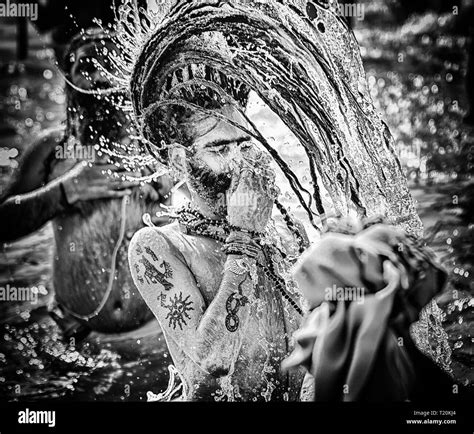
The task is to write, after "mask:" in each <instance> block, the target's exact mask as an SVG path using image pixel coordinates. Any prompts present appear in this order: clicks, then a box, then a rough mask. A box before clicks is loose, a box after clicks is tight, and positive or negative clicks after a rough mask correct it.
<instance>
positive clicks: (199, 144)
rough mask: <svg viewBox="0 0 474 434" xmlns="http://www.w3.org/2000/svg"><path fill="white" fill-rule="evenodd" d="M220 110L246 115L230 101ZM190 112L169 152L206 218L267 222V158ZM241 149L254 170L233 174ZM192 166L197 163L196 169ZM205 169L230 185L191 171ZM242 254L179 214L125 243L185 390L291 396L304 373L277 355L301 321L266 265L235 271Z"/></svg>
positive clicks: (210, 395) (229, 129)
mask: <svg viewBox="0 0 474 434" xmlns="http://www.w3.org/2000/svg"><path fill="white" fill-rule="evenodd" d="M221 113H223V114H225V116H228V117H230V118H231V119H233V120H235V121H236V122H240V123H243V122H244V121H243V119H242V118H241V115H240V114H239V113H238V112H237V111H236V110H235V109H233V108H232V107H231V106H225V107H223V108H222V111H221ZM186 122H187V124H184V125H183V126H182V128H183V129H187V131H188V132H189V135H190V136H191V138H192V141H191V143H192V144H191V146H190V147H188V148H186V149H183V147H180V146H176V147H174V148H173V149H172V150H171V151H170V161H171V164H172V166H173V167H174V170H175V172H176V174H177V176H180V177H184V179H186V181H187V184H188V187H189V189H190V191H191V196H192V201H193V204H194V206H195V207H196V208H198V209H199V210H200V212H201V213H203V214H204V215H205V216H207V217H209V218H223V217H225V218H227V220H228V221H229V223H231V224H233V225H235V226H238V227H241V228H245V229H249V230H257V231H263V229H264V228H265V226H266V224H267V222H268V219H269V217H270V214H271V210H272V207H273V199H272V198H271V197H270V195H269V194H268V191H269V185H267V186H265V185H264V184H265V183H262V182H259V179H258V176H259V174H260V175H261V174H262V173H264V172H265V171H266V170H267V167H268V163H269V161H268V159H267V158H265V156H264V154H262V153H259V152H258V151H257V150H256V147H255V145H253V144H251V143H249V141H248V139H249V138H248V137H247V136H246V135H245V134H244V133H242V131H241V130H240V129H238V128H235V127H233V126H230V125H229V124H228V123H226V122H223V121H220V122H216V120H215V119H205V118H204V119H203V118H202V116H201V115H198V114H196V116H195V117H193V116H191V117H189V118H188V119H187V120H186ZM243 155H245V156H246V157H245V163H246V164H247V165H250V166H251V168H253V169H259V170H260V172H258V171H257V174H252V173H251V171H249V172H245V173H246V175H245V176H240V174H239V175H238V172H239V170H238V167H239V166H240V165H241V164H243V163H244V158H243V157H242V156H243ZM196 167H198V168H199V169H200V170H193V169H192V168H196ZM203 173H204V174H206V179H208V178H209V177H210V176H212V177H214V178H215V179H218V180H219V179H220V178H221V177H224V178H225V177H228V178H229V182H228V185H227V186H226V187H225V188H226V189H227V190H226V191H218V189H216V186H215V185H204V183H203V182H202V178H196V177H195V175H196V174H200V175H201V176H204V175H203ZM268 184H272V180H271V179H269V181H268ZM218 185H224V186H225V185H226V183H225V182H222V184H219V183H218ZM219 193H223V194H226V195H227V197H228V198H229V200H228V202H227V204H230V203H232V197H234V196H235V195H237V194H239V195H242V196H249V197H255V198H256V199H257V200H255V201H254V200H250V201H249V202H248V204H246V205H244V206H240V207H235V208H234V207H230V206H222V203H221V201H219V200H218V196H219ZM233 195H234V196H233ZM262 216H264V217H263V218H262ZM239 259H241V257H240V256H238V255H227V256H226V255H225V254H224V253H223V252H222V244H221V243H218V242H217V241H215V240H212V239H209V238H205V237H200V236H194V235H186V234H184V233H182V232H181V230H180V227H179V225H177V224H173V225H169V226H166V227H163V228H147V229H142V230H141V231H139V232H138V233H137V234H136V235H135V236H134V238H133V240H132V242H131V245H130V250H129V260H130V267H131V271H132V275H133V277H134V281H135V283H136V285H137V287H138V289H139V291H140V293H141V294H142V296H143V298H144V299H145V301H146V303H147V304H148V306H149V307H150V309H151V310H152V312H153V313H154V314H155V316H156V317H157V319H158V320H159V322H160V325H161V327H162V329H163V331H164V334H165V337H166V340H167V343H168V347H169V350H170V353H171V355H172V357H173V362H174V364H175V365H176V367H177V368H178V370H179V371H180V372H181V374H182V375H183V377H184V378H185V381H186V383H187V394H186V395H185V396H184V399H186V400H213V399H215V398H216V397H218V396H219V394H222V393H224V394H225V395H226V396H225V399H236V400H254V399H256V400H264V399H272V400H283V399H290V400H295V399H296V397H297V396H298V393H299V388H300V384H301V380H302V375H301V373H299V372H297V373H295V374H292V375H291V376H290V375H288V374H286V373H282V372H281V370H280V363H281V361H282V359H283V358H284V356H285V355H286V354H287V353H288V351H289V350H290V342H289V341H290V337H291V334H292V332H293V331H294V330H296V328H297V327H298V322H299V321H298V319H297V318H296V316H295V314H294V312H289V311H287V310H285V309H284V305H283V301H282V298H281V295H280V294H279V292H278V290H277V289H276V288H274V285H273V284H272V282H270V281H269V280H268V279H267V278H266V277H265V276H264V274H263V272H261V271H258V281H257V282H256V285H253V283H252V279H251V278H250V276H249V273H245V274H243V275H236V274H234V273H233V272H232V271H229V270H228V269H226V265H227V266H229V264H231V263H232V261H234V260H239ZM238 290H241V291H242V292H243V295H244V296H245V297H248V298H249V299H250V300H251V302H250V303H247V304H246V305H244V306H241V308H240V309H239V310H238V312H237V316H238V327H237V328H236V329H235V330H230V329H229V328H228V323H227V317H228V313H229V298H230V297H231V296H232V294H235V293H236V291H238ZM231 307H232V306H231ZM229 379H230V384H231V385H232V386H229ZM235 387H237V389H236V388H235ZM216 393H217V395H216Z"/></svg>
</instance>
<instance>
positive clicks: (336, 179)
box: [131, 0, 422, 237]
mask: <svg viewBox="0 0 474 434" xmlns="http://www.w3.org/2000/svg"><path fill="white" fill-rule="evenodd" d="M305 3H306V2H303V1H297V0H293V1H289V0H287V1H284V0H280V1H277V0H268V1H265V2H260V1H250V0H232V1H227V2H223V1H216V0H195V1H186V2H184V1H178V2H177V3H176V4H175V5H174V6H173V7H172V8H171V10H170V12H169V14H168V15H167V16H166V17H165V19H163V21H161V22H160V23H158V24H157V25H156V26H155V27H154V28H153V27H150V28H149V29H153V30H150V36H149V37H148V40H147V41H146V42H145V44H144V46H143V48H142V49H141V52H140V53H139V54H138V56H137V57H136V60H135V64H134V67H133V70H132V74H131V95H132V101H133V108H134V111H135V113H136V115H137V118H138V119H139V122H141V125H140V126H141V128H142V131H143V133H144V135H145V136H146V138H147V139H148V140H150V141H151V142H153V143H159V141H158V142H157V140H159V137H156V136H153V131H152V129H150V128H149V125H148V126H147V125H145V124H146V123H148V124H150V123H152V122H153V115H154V113H155V112H156V111H157V110H159V109H160V108H161V107H163V106H164V105H166V104H177V105H179V104H181V103H182V102H180V101H176V100H173V99H172V95H168V96H167V95H163V94H161V93H160V92H161V90H162V89H163V87H164V86H163V81H164V80H166V74H164V73H163V70H166V71H171V72H172V71H173V69H176V68H177V67H178V66H180V65H184V64H186V62H188V63H189V62H198V63H205V64H207V65H209V66H211V67H213V68H215V69H217V70H219V71H221V72H223V73H224V74H225V75H226V76H227V77H229V78H232V79H235V80H239V81H241V82H243V83H245V84H246V85H248V86H249V88H251V89H252V90H253V91H255V92H256V93H257V94H258V95H259V97H260V98H261V99H262V100H263V101H264V102H265V103H266V104H267V105H268V107H269V108H270V109H271V110H272V111H273V112H275V113H276V114H277V115H278V116H279V117H280V118H281V119H282V120H283V122H284V123H285V124H286V125H287V126H288V128H289V129H290V130H291V131H292V132H293V133H294V134H295V136H296V137H297V138H298V139H299V141H300V142H301V144H302V145H303V146H304V148H305V151H306V155H307V157H308V164H309V167H310V169H311V174H312V178H313V184H312V189H313V191H312V192H311V195H308V197H307V198H304V197H303V195H302V194H299V196H298V199H299V200H300V202H301V203H302V204H303V206H305V208H306V209H307V210H310V213H312V214H313V215H319V216H325V215H326V214H327V213H328V210H326V209H324V207H323V203H322V199H321V193H320V188H319V185H322V186H324V188H325V189H326V190H327V191H328V193H329V195H330V197H331V200H332V206H333V208H334V209H333V212H335V214H336V215H339V216H347V215H348V214H349V212H350V211H351V209H352V210H354V209H355V210H356V211H357V213H358V215H359V216H361V217H362V216H365V217H375V216H381V215H382V216H384V217H385V218H386V219H387V220H388V221H389V222H390V223H392V224H395V225H398V226H400V227H403V228H404V229H405V230H406V231H407V232H408V233H410V234H413V235H415V236H417V237H421V236H422V224H421V221H420V219H419V217H418V215H417V213H416V210H415V204H414V201H413V199H412V197H411V195H410V193H409V191H408V188H407V184H406V179H405V177H404V175H403V173H402V169H401V166H400V164H399V162H398V159H397V157H396V156H395V154H394V150H393V139H392V136H391V134H390V132H389V130H388V128H387V126H386V124H385V123H384V122H383V121H382V120H381V119H380V117H379V115H378V114H377V113H376V112H375V110H374V107H373V103H372V100H371V98H370V95H369V91H368V86H367V83H366V79H365V73H364V69H363V66H362V61H361V57H360V52H359V47H358V44H357V41H356V40H355V37H354V35H353V33H352V31H350V30H349V29H348V28H347V26H346V24H345V23H344V22H343V21H342V19H341V18H340V17H339V16H338V15H337V13H336V12H335V10H334V9H333V8H334V5H333V6H331V7H329V6H328V5H325V4H324V3H322V2H318V3H317V5H316V7H317V19H316V20H314V21H311V20H310V19H309V18H308V16H307V15H306V13H305V10H304V5H305ZM336 6H337V5H336ZM205 32H219V33H221V34H222V35H223V36H224V38H225V40H226V42H227V44H228V51H229V52H230V56H226V55H224V54H222V52H220V51H219V50H216V49H215V47H213V46H212V44H201V45H200V46H198V45H197V46H195V47H194V48H187V49H186V50H184V51H181V52H179V53H178V54H176V53H175V52H174V50H176V47H177V46H179V45H180V43H181V42H182V41H186V40H189V39H190V38H192V37H196V36H198V37H199V36H200V35H202V34H203V33H205ZM166 97H168V98H169V100H168V101H166ZM254 137H256V138H257V139H259V140H260V142H261V143H262V144H263V145H264V146H265V147H266V148H267V149H268V150H269V151H270V152H271V153H272V155H273V156H274V157H275V152H272V151H274V150H273V149H271V146H270V145H269V144H268V142H266V141H265V139H263V137H262V136H261V135H260V134H258V133H256V134H254ZM276 161H277V163H278V164H279V165H280V167H283V166H287V163H286V162H285V161H284V160H283V159H278V158H277V159H276ZM287 176H289V177H290V178H291V175H287ZM293 177H294V178H296V176H295V175H293ZM294 178H293V182H296V183H297V184H298V180H297V179H294ZM303 192H304V191H303ZM314 207H315V208H314ZM310 217H311V216H310Z"/></svg>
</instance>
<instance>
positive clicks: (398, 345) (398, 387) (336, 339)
mask: <svg viewBox="0 0 474 434" xmlns="http://www.w3.org/2000/svg"><path fill="white" fill-rule="evenodd" d="M295 278H296V280H297V282H298V284H299V287H300V289H301V290H302V292H303V294H304V296H305V298H306V300H307V302H308V304H309V308H310V313H309V315H307V317H306V318H305V321H304V323H303V325H302V326H301V328H300V330H298V331H297V332H296V333H295V336H294V338H295V341H296V347H295V350H294V352H293V354H292V355H291V356H290V357H289V358H288V359H287V360H285V361H284V363H283V367H284V368H285V369H289V368H291V367H294V366H298V365H302V366H304V367H305V368H306V369H307V370H308V373H309V375H311V377H312V378H309V381H314V389H315V391H314V396H313V397H312V398H313V399H314V400H316V401H360V400H394V401H404V400H407V399H411V398H412V395H413V390H414V385H415V383H416V381H417V378H416V377H417V372H416V366H417V364H416V363H414V358H413V354H414V353H413V351H416V349H414V347H413V344H412V342H411V340H410V337H409V332H408V330H409V326H410V324H411V323H413V322H414V321H416V320H417V319H418V315H419V312H420V310H421V309H422V308H423V307H424V306H425V305H426V304H427V303H428V302H429V301H430V300H431V299H432V298H433V297H434V296H435V295H436V294H438V293H439V292H440V291H441V290H442V288H443V287H444V284H445V281H446V273H445V272H444V270H443V269H442V268H441V267H440V266H439V265H438V264H437V263H436V261H435V260H434V258H433V256H432V255H431V254H430V253H429V252H428V251H427V250H426V249H424V248H422V247H419V246H417V245H416V244H415V243H414V242H413V241H412V240H411V239H410V238H409V237H407V236H406V235H405V234H404V233H403V232H402V231H400V230H398V229H396V228H394V227H391V226H386V225H377V226H373V227H371V228H369V229H366V230H364V231H362V232H360V233H359V234H357V235H355V236H352V235H343V234H327V235H325V236H323V237H322V239H321V240H320V241H319V242H318V243H317V244H316V245H315V246H314V247H312V248H311V249H310V250H309V251H308V252H306V253H305V255H304V256H303V257H302V258H301V260H300V262H299V264H298V265H297V267H296V269H295ZM354 288H356V289H358V291H355V290H354ZM335 289H336V290H339V293H338V294H337V297H334V290H335ZM334 298H337V299H334ZM416 357H418V356H416Z"/></svg>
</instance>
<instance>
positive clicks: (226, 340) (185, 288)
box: [129, 228, 253, 376]
mask: <svg viewBox="0 0 474 434" xmlns="http://www.w3.org/2000/svg"><path fill="white" fill-rule="evenodd" d="M241 260H242V258H241V257H238V256H232V255H231V256H229V257H228V258H227V261H226V266H225V271H224V274H223V279H222V282H221V284H220V287H219V290H218V292H217V294H216V296H215V298H214V300H213V301H212V302H211V303H210V305H209V306H206V304H205V302H204V299H203V297H202V294H201V292H200V290H199V288H198V285H197V283H196V280H195V278H194V276H193V274H192V272H191V270H190V269H189V267H188V266H187V264H186V263H185V261H184V258H183V257H182V255H181V254H180V252H179V251H178V249H177V248H176V247H175V246H174V245H173V244H172V243H171V242H170V241H169V239H168V238H167V237H166V235H164V234H163V233H162V232H159V231H157V230H155V229H149V228H145V229H142V230H141V231H139V232H138V233H137V234H136V235H135V236H134V238H133V239H132V242H131V244H130V248H129V261H130V268H131V272H132V275H133V279H134V281H135V284H136V286H137V288H138V289H139V291H140V293H141V295H142V296H143V298H144V299H145V301H146V303H147V304H148V306H149V308H150V309H151V311H152V312H153V313H154V314H155V316H156V318H157V319H158V321H159V322H160V325H161V327H162V328H163V331H164V333H165V335H166V338H167V339H168V340H169V339H171V340H173V341H174V342H175V343H176V344H177V345H178V346H179V348H180V349H181V350H182V351H183V352H184V353H185V354H186V355H187V356H188V357H189V359H191V360H192V362H191V360H189V363H195V364H197V365H198V366H200V367H201V368H202V369H203V370H204V371H206V372H208V373H209V374H212V375H214V376H224V375H226V374H227V373H228V372H229V371H231V370H232V367H233V364H234V363H235V361H236V359H237V357H238V355H239V351H240V346H241V343H242V337H243V334H244V333H245V326H246V324H247V321H248V318H249V306H248V302H247V301H248V299H247V298H248V297H249V296H250V294H251V291H252V287H253V285H252V280H251V277H250V275H249V273H248V272H246V271H245V268H244V267H246V266H249V265H250V263H249V262H248V261H250V260H249V259H245V260H244V261H245V263H246V264H247V265H244V266H243V267H240V266H239V265H238V264H239V262H237V263H236V261H241Z"/></svg>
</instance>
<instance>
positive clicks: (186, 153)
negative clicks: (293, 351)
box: [129, 0, 422, 400]
mask: <svg viewBox="0 0 474 434" xmlns="http://www.w3.org/2000/svg"><path fill="white" fill-rule="evenodd" d="M165 3H170V10H169V12H168V14H167V15H166V17H165V18H164V19H163V20H162V21H161V22H160V23H158V25H157V26H155V27H153V26H152V25H151V26H149V28H150V29H151V31H149V32H148V33H147V31H146V29H145V31H144V32H142V33H141V34H140V38H139V40H140V41H144V44H143V46H142V47H140V48H139V50H137V51H138V56H136V58H135V60H134V64H133V67H132V68H131V71H132V72H131V77H130V78H131V92H132V101H133V105H134V110H135V114H136V117H137V120H138V121H139V122H140V124H141V128H142V132H143V135H144V136H145V138H146V139H147V140H148V148H149V150H150V151H151V152H153V153H154V154H155V155H156V158H158V159H159V158H163V157H165V158H167V161H168V163H169V165H170V166H171V167H172V170H173V171H174V173H175V175H176V176H180V177H183V178H184V179H185V181H186V183H187V185H188V187H189V190H190V192H191V205H190V206H189V208H187V209H184V210H181V211H180V212H178V215H177V218H178V222H176V223H175V224H171V225H169V226H166V227H163V228H160V229H156V228H149V229H143V230H141V231H139V232H138V234H137V235H136V236H135V237H134V239H133V240H132V243H131V245H130V250H129V259H130V266H131V270H132V274H133V277H134V280H135V283H136V285H137V287H138V289H139V290H140V292H141V294H142V295H143V297H144V299H145V301H146V302H147V304H148V305H149V307H150V309H151V310H152V311H153V313H154V314H155V316H156V317H157V318H158V320H159V321H160V324H161V326H162V328H163V330H164V334H165V336H166V339H167V343H168V347H169V350H170V352H171V355H172V357H173V361H174V363H175V364H176V366H177V368H178V370H179V371H180V372H181V374H182V379H183V380H184V383H185V386H187V393H186V394H185V396H184V397H185V398H186V399H212V397H214V398H216V399H221V398H222V397H223V396H224V397H227V399H242V400H254V399H255V400H257V399H285V398H289V399H294V398H295V397H296V395H297V390H298V389H299V386H300V380H301V376H300V373H299V372H296V373H294V375H293V373H291V374H288V375H287V376H286V375H285V374H283V373H282V372H281V371H280V370H279V365H280V362H281V361H282V356H283V355H284V353H285V352H287V351H288V350H289V347H290V339H289V337H290V336H291V332H292V330H293V329H294V326H295V325H296V324H297V323H298V321H299V319H298V314H299V313H301V308H300V306H299V305H298V303H297V302H296V301H295V295H297V294H298V292H297V290H296V288H295V287H294V286H293V283H292V279H291V277H290V275H289V274H287V273H286V270H287V269H288V267H289V266H290V265H291V264H292V259H295V257H297V256H298V255H299V253H300V252H301V250H302V249H303V248H304V242H303V241H304V234H303V232H302V231H301V230H300V229H299V228H298V225H297V224H296V223H294V222H293V221H292V219H291V217H290V216H289V214H288V213H287V212H286V211H285V209H284V208H283V207H282V206H281V204H280V203H279V202H278V200H277V198H276V189H275V187H274V180H273V176H274V175H273V173H272V169H271V168H270V167H271V166H270V163H269V161H268V156H267V155H270V156H271V157H272V159H273V161H274V162H275V163H276V164H278V166H279V167H280V169H281V170H282V172H283V174H284V175H285V177H286V179H287V180H288V183H289V185H290V187H291V190H292V193H294V200H295V201H297V202H298V203H299V205H301V207H302V209H304V210H305V211H306V213H307V215H308V217H309V223H311V224H312V225H313V226H314V227H317V228H318V229H321V228H320V227H319V226H322V228H323V229H325V228H327V226H328V224H327V220H328V219H327V217H328V216H330V215H333V216H349V215H351V216H357V217H375V216H378V215H381V216H383V217H385V218H386V219H387V221H388V222H389V223H391V224H394V225H397V226H399V227H400V228H403V229H404V230H406V231H407V232H409V233H411V234H413V235H414V236H417V237H419V236H420V235H421V233H422V225H421V221H420V219H419V217H418V215H417V214H416V209H415V204H414V202H413V199H412V198H411V196H410V193H409V191H408V188H407V186H406V179H405V178H404V175H403V173H402V171H401V167H400V164H399V162H398V160H397V159H396V156H395V153H394V151H393V147H392V144H393V139H392V137H391V135H390V132H389V131H388V128H387V127H386V125H385V124H384V123H383V122H382V121H381V119H380V118H379V116H378V115H377V113H376V111H375V109H374V107H373V103H372V101H371V98H370V93H369V91H368V86H367V83H366V80H365V77H364V71H363V67H362V62H361V59H360V53H359V50H358V45H357V42H356V40H355V38H354V37H353V34H352V33H351V32H350V31H349V29H348V28H347V26H346V24H345V23H344V22H343V21H342V20H340V17H339V16H338V14H337V13H336V12H335V11H334V10H333V6H331V4H333V3H336V4H337V2H326V1H318V2H312V3H314V8H315V11H314V12H315V13H314V14H313V16H312V17H308V15H307V14H306V12H305V11H306V7H305V6H306V3H307V2H306V1H305V0H288V1H284V2H283V1H277V0H266V1H265V2H261V1H258V0H255V1H253V0H229V1H226V2H221V1H216V0H187V1H184V0H177V1H170V2H165ZM171 4H172V5H171ZM137 28H139V26H138V27H137ZM134 54H137V53H136V52H134V53H132V57H133V55H134ZM247 87H248V88H251V89H252V90H253V91H254V92H255V93H256V94H257V95H258V96H259V97H260V98H261V100H262V101H263V102H264V103H266V104H267V106H268V107H269V108H270V109H271V110H272V111H273V112H274V113H275V114H277V115H278V116H279V118H280V119H281V120H282V121H283V122H284V123H285V124H286V126H287V127H288V128H289V129H290V130H291V131H292V132H293V133H294V135H295V136H296V138H297V139H298V140H299V142H300V144H301V145H302V147H303V148H304V152H305V155H304V156H303V158H304V159H305V160H306V161H307V163H308V165H307V168H308V169H309V175H310V177H311V187H310V189H311V190H312V192H309V191H308V190H307V189H306V187H305V185H303V184H304V183H303V182H302V180H300V179H299V176H297V174H296V173H295V172H294V171H293V170H291V167H290V166H291V162H289V161H287V160H288V159H286V160H285V157H282V156H280V154H279V152H278V149H276V146H275V145H271V144H270V143H268V141H267V140H266V139H265V137H264V136H263V135H262V134H261V133H260V132H259V131H258V130H257V128H256V126H255V124H254V123H253V122H252V120H251V119H250V118H249V117H248V116H247V115H246V113H245V111H244V106H245V98H246V95H247V94H246V88H247ZM251 139H252V140H255V142H254V141H251ZM257 141H258V142H259V144H260V145H262V147H263V148H264V149H265V153H264V152H263V150H261V149H260V148H257V145H256V144H255V143H256V142H257ZM301 163H304V162H303V161H301ZM323 189H324V190H323ZM324 193H326V195H324ZM223 198H225V200H223ZM274 206H276V208H278V209H279V211H280V212H281V213H282V214H283V216H284V218H285V221H286V223H287V226H288V227H287V228H286V229H287V230H281V229H279V230H276V229H275V227H274V223H273V219H272V218H271V217H270V216H271V215H272V210H273V208H274ZM288 230H289V231H288ZM286 232H289V233H291V235H292V237H291V238H292V241H293V243H291V242H289V240H288V237H286V236H285V234H286ZM291 238H290V239H291ZM292 244H293V245H292ZM333 265H334V267H338V264H337V263H335V264H333ZM341 272H343V271H341ZM170 390H172V389H171V388H170Z"/></svg>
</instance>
